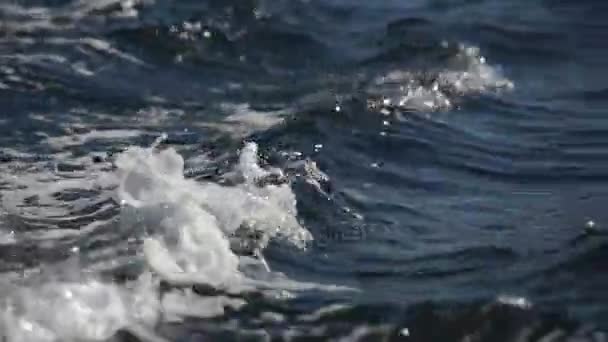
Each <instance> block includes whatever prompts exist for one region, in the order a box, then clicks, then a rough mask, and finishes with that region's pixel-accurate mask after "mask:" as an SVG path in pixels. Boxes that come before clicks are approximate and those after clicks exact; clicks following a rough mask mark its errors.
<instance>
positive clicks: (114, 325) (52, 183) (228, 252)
mask: <svg viewBox="0 0 608 342" xmlns="http://www.w3.org/2000/svg"><path fill="white" fill-rule="evenodd" d="M105 136H106V137H107V135H105ZM155 145H157V144H155ZM5 152H6V153H8V154H11V155H15V156H16V157H21V158H29V157H33V156H28V155H26V154H19V153H17V152H15V151H8V150H7V151H5ZM55 157H57V156H55ZM63 157H66V156H63ZM89 159H90V158H89ZM86 160H87V159H82V160H78V162H79V163H80V164H82V165H85V166H86V167H85V170H86V171H76V172H70V173H74V174H73V175H71V176H72V177H73V178H69V177H66V175H62V174H61V173H58V172H57V171H56V170H55V171H48V170H47V169H45V168H43V167H42V165H39V164H38V163H32V165H29V166H24V165H22V166H23V167H25V171H26V172H24V173H23V175H24V176H23V177H11V176H10V172H12V173H13V174H15V172H17V173H18V172H20V170H21V169H20V168H19V167H16V166H15V165H13V167H16V168H15V169H10V170H9V169H7V170H5V171H9V173H7V174H5V175H4V176H3V178H2V179H3V180H4V181H6V182H5V183H7V184H8V183H10V185H5V186H4V189H3V190H2V192H1V195H2V197H1V199H2V213H1V215H2V216H1V217H0V225H2V228H3V229H4V228H5V227H4V225H5V223H4V222H2V220H1V218H2V217H5V216H6V214H11V215H17V216H19V217H24V218H31V219H36V218H44V219H47V221H48V222H47V223H48V224H49V225H51V226H52V225H53V224H55V223H57V222H59V221H62V220H70V219H77V218H82V217H81V216H74V214H72V213H73V212H74V210H75V209H79V208H82V207H86V206H91V205H95V204H96V203H99V201H101V200H104V201H105V200H107V199H108V198H109V196H114V198H115V200H116V202H118V203H121V205H122V209H121V216H120V220H121V224H120V225H119V226H118V227H117V229H137V228H138V227H134V226H139V228H143V230H135V231H138V232H144V236H140V237H143V241H144V242H143V245H141V246H140V247H139V248H141V251H140V252H139V253H136V255H135V256H132V257H131V259H133V258H136V259H137V261H139V262H141V263H142V266H143V268H144V272H143V273H142V274H141V275H140V276H139V278H138V279H137V280H136V281H133V282H127V283H124V284H115V283H111V282H110V283H108V282H103V281H100V280H98V279H97V278H96V277H95V274H96V272H99V271H102V270H103V271H109V270H112V266H114V267H116V266H120V264H121V263H123V264H124V263H127V262H129V263H132V262H133V260H128V261H126V260H124V259H120V258H119V257H118V256H112V250H111V249H110V250H106V249H103V250H91V251H87V250H77V251H75V252H74V254H73V255H74V256H73V258H76V259H75V261H76V262H73V261H74V260H72V259H70V260H72V262H71V261H67V262H65V265H62V264H60V265H59V266H54V267H50V266H48V265H47V266H45V265H40V266H38V267H37V268H36V267H34V268H32V269H31V270H29V271H28V270H23V272H22V274H21V275H20V276H18V275H15V276H9V275H8V273H5V274H4V275H5V278H4V282H6V283H7V284H5V286H2V290H0V339H3V338H4V339H5V340H6V341H8V342H25V341H28V342H29V341H54V342H55V341H57V342H58V341H81V340H87V341H102V340H105V339H108V338H111V337H112V336H113V335H114V334H116V332H117V331H118V330H121V329H126V330H129V331H131V332H132V333H133V334H135V335H137V336H140V337H141V339H142V340H150V341H161V340H162V338H160V337H158V336H157V335H155V333H154V331H153V326H154V325H155V324H156V323H157V322H159V321H175V320H181V319H183V318H185V317H202V318H204V317H213V316H217V315H222V314H223V313H224V310H225V308H227V307H230V308H233V309H238V308H240V307H241V306H242V305H244V304H246V302H245V301H244V300H243V299H238V298H236V299H235V298H229V297H225V296H222V295H211V294H210V295H209V296H200V295H198V294H196V293H194V292H193V291H192V290H191V289H190V285H203V287H207V288H211V289H215V290H220V291H224V292H227V293H233V294H235V293H239V292H241V291H259V292H261V293H264V294H266V295H271V296H273V297H276V298H291V297H293V296H294V292H297V291H303V290H313V289H314V290H325V291H344V290H348V289H347V288H343V287H339V286H331V285H330V286H325V285H319V284H313V283H302V282H297V281H293V280H290V279H289V278H287V277H286V276H284V275H282V274H280V273H276V272H271V271H270V269H269V267H268V265H267V264H266V263H265V261H264V258H263V255H262V254H263V249H264V247H265V246H266V244H267V243H268V241H269V240H270V239H281V240H282V241H286V242H288V243H289V244H291V245H293V246H296V247H298V248H305V247H306V246H307V244H308V243H309V241H310V240H312V235H311V234H310V232H309V231H308V230H306V229H305V228H304V227H302V226H301V225H300V224H299V223H298V220H297V211H296V198H295V195H294V193H293V192H292V190H291V189H290V187H289V186H288V185H287V184H280V185H274V184H268V183H269V182H265V181H264V179H265V178H266V177H272V176H281V175H282V171H281V170H280V169H273V168H263V167H261V166H260V164H259V162H258V150H257V145H256V144H254V143H247V144H245V146H244V147H243V149H242V150H241V151H240V157H239V162H238V164H237V165H236V167H235V170H234V174H233V175H232V176H234V178H235V180H237V184H236V185H234V186H222V185H218V184H215V183H208V182H197V181H194V180H192V179H186V178H185V177H184V160H183V158H182V157H181V156H180V155H179V154H178V153H177V152H176V151H175V150H173V149H171V148H170V149H166V150H162V151H159V150H157V148H156V146H153V147H151V148H139V147H131V148H129V149H128V150H127V151H125V152H123V153H122V154H120V155H118V157H117V159H116V160H115V167H116V169H115V170H114V171H110V169H109V168H108V165H107V164H108V163H91V162H90V161H88V162H87V161H86ZM16 163H17V164H20V163H23V164H27V163H25V162H16ZM9 164H11V163H9ZM42 164H44V162H42ZM28 167H30V168H31V169H28ZM3 168H6V166H3ZM44 170H47V171H44ZM238 180H240V181H238ZM73 189H77V190H91V189H93V190H94V193H93V195H91V196H90V198H81V197H77V198H76V199H70V200H68V201H64V200H61V199H60V198H57V197H56V196H54V195H53V194H57V193H64V192H66V191H68V192H69V191H71V190H73ZM33 195H36V196H37V201H38V202H37V203H39V204H40V203H42V204H43V205H42V206H39V205H31V206H28V205H24V204H26V202H27V199H28V198H29V197H31V196H33ZM36 207H38V209H35V208H36ZM93 215H94V214H93ZM49 216H54V217H49ZM111 220H112V218H110V219H108V220H97V221H93V222H92V223H89V224H87V225H85V226H83V227H80V229H79V230H72V231H70V230H60V229H58V228H57V227H51V226H49V227H48V228H52V229H41V230H36V232H35V233H34V232H32V233H29V232H28V233H21V234H20V235H17V236H15V235H14V234H12V233H10V232H7V233H6V234H4V235H6V236H4V235H3V237H2V243H4V244H15V243H17V244H18V243H21V242H25V241H24V240H28V241H30V242H31V241H36V243H38V244H41V245H45V246H47V247H48V248H52V246H53V242H54V241H59V240H61V241H65V239H66V238H70V237H73V236H86V235H88V234H91V233H93V232H95V231H96V230H97V229H98V227H99V226H104V227H106V228H107V227H109V226H111ZM104 229H105V228H104ZM243 231H244V232H245V233H244V234H243ZM248 234H252V235H255V236H256V237H257V238H256V241H255V242H254V243H253V245H252V246H253V248H252V250H251V252H252V253H251V255H246V256H243V255H237V254H236V253H235V252H234V250H233V246H231V242H232V239H235V238H236V239H237V240H238V239H240V238H243V239H247V236H248ZM96 253H97V254H99V253H102V254H103V255H104V257H103V258H101V259H103V260H101V261H99V262H98V261H95V260H92V261H91V262H89V261H87V263H86V264H85V263H81V262H78V260H80V259H79V258H80V257H84V256H87V257H88V258H92V259H95V258H97V257H98V256H97V254H96ZM108 253H109V254H108ZM108 258H110V262H109V263H110V264H109V265H105V263H108V261H107V259H108ZM87 260H89V259H87ZM99 263H104V265H99ZM58 270H59V271H60V272H56V271H58ZM26 273H27V275H26ZM40 274H42V275H43V276H45V277H46V278H44V279H43V276H41V275H40ZM49 277H50V278H51V279H48V278H49ZM160 280H163V281H164V282H167V283H168V284H170V285H173V286H174V288H173V289H171V290H169V291H168V292H163V293H162V294H161V293H160V288H159V282H160Z"/></svg>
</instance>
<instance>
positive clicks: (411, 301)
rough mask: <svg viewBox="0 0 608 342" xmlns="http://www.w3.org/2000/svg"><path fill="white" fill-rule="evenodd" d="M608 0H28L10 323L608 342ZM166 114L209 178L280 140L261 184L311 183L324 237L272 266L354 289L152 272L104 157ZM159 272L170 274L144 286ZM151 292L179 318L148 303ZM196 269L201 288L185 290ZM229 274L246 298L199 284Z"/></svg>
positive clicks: (11, 56) (0, 140) (8, 127)
mask: <svg viewBox="0 0 608 342" xmlns="http://www.w3.org/2000/svg"><path fill="white" fill-rule="evenodd" d="M607 15H608V5H607V4H606V3H604V2H602V1H599V0H593V1H591V0H589V1H587V0H579V1H571V0H537V1H523V0H513V1H508V2H506V1H498V0H461V1H447V0H420V1H418V0H413V1H393V0H387V1H378V2H373V1H359V0H325V1H317V0H291V1H287V0H276V1H270V0H268V1H267V0H238V1H237V0H206V1H202V0H197V1H194V0H181V1H170V0H140V1H138V0H133V1H128V0H125V1H115V0H103V1H102V0H81V1H77V0H30V1H26V0H3V1H2V3H1V4H0V170H1V175H0V204H2V206H1V207H0V242H1V244H2V246H1V248H0V271H2V278H3V279H2V281H3V282H4V283H3V284H5V285H6V286H5V285H3V287H4V288H6V290H4V289H3V290H1V291H0V295H1V297H2V313H3V314H2V315H0V316H1V317H4V318H1V319H0V327H2V331H3V332H0V337H3V339H2V340H3V341H4V340H6V341H11V342H13V341H80V340H86V339H87V338H88V339H89V340H115V341H140V340H141V341H157V340H158V341H162V340H165V339H166V340H169V341H224V340H227V341H228V340H238V341H241V340H245V341H249V340H252V341H257V340H260V341H283V340H285V341H288V340H295V341H309V340H319V341H325V340H335V341H358V340H363V341H386V340H391V341H393V340H394V341H606V339H607V338H608V337H607V336H606V334H605V333H603V332H602V331H603V329H608V325H607V324H608V323H607V322H608V291H607V289H608V273H607V272H606V271H607V267H606V265H607V264H606V261H607V260H608V238H607V236H608V214H607V211H606V208H607V207H606V203H608V202H607V200H608V117H607V116H606V114H607V113H606V111H605V108H606V106H608V83H607V81H606V77H608V45H607V44H606V41H608V22H607V21H606V16H607ZM162 134H166V136H165V138H164V139H161V140H160V141H159V144H158V146H156V147H154V148H155V149H158V150H164V149H175V150H176V151H177V152H178V153H179V154H180V155H181V156H183V158H184V160H185V163H186V164H185V170H184V173H185V176H186V178H188V179H190V180H192V181H193V182H198V183H207V182H211V183H218V184H228V185H226V186H228V187H230V186H232V185H234V184H232V183H231V182H232V181H229V180H228V181H227V179H230V176H229V175H230V174H231V170H233V169H234V165H235V163H236V160H237V156H238V154H239V153H240V150H241V149H242V148H243V144H244V142H246V141H248V142H255V143H257V145H258V147H259V151H258V156H259V157H260V159H261V161H260V162H259V163H260V165H261V166H262V167H266V168H269V167H276V168H279V169H280V170H282V171H281V172H282V175H281V176H280V177H278V178H276V177H274V178H273V177H270V178H269V179H266V180H263V181H262V182H263V183H264V182H265V183H264V184H258V185H259V187H262V188H263V187H264V186H270V187H272V186H273V184H284V185H285V186H287V187H288V188H290V189H292V191H293V194H294V195H295V199H296V200H297V205H296V208H297V215H296V218H297V220H298V222H299V224H300V225H301V226H302V227H305V228H306V229H307V230H308V231H310V233H311V234H312V236H313V238H314V240H312V241H309V242H308V243H307V248H305V249H298V248H294V247H293V246H292V245H290V244H288V243H284V242H283V241H282V240H281V239H273V238H271V239H270V241H269V244H268V246H267V247H265V248H264V249H263V258H264V259H265V260H266V262H267V264H268V268H269V270H271V271H260V272H262V273H264V272H269V273H273V274H278V273H282V274H284V276H285V277H286V278H288V279H290V280H292V281H295V282H301V283H314V284H324V285H327V286H330V285H335V286H341V287H348V288H349V290H345V291H341V290H337V291H333V290H332V291H326V290H325V289H324V288H323V287H314V288H313V289H300V290H294V291H290V292H289V294H285V295H277V294H276V293H274V294H273V295H268V294H267V293H266V292H265V291H264V290H262V289H261V288H260V289H257V290H256V289H253V290H251V289H249V290H246V291H236V292H235V291H226V292H224V290H223V289H218V288H214V287H215V286H213V285H210V284H206V283H205V282H203V283H202V284H201V282H193V283H194V284H188V285H186V286H184V285H183V284H179V285H178V284H175V283H174V282H172V281H170V280H168V279H164V278H163V276H162V275H161V276H159V275H157V274H156V273H155V272H154V267H153V266H152V269H153V271H149V270H148V266H147V263H151V262H150V261H148V262H146V260H147V259H146V258H147V256H145V257H144V256H143V255H142V253H143V252H142V244H143V243H142V241H143V240H144V239H145V237H146V236H148V235H149V234H152V233H150V232H149V231H146V232H142V231H141V230H138V229H135V228H133V229H132V228H128V227H131V226H129V224H125V223H124V221H125V218H124V217H125V214H124V213H123V214H121V211H125V210H127V209H125V207H124V206H122V207H121V205H120V204H121V203H120V200H117V199H116V196H115V195H114V194H115V190H116V187H115V186H112V185H107V184H109V183H104V182H103V181H100V179H104V178H103V177H104V175H109V174H112V173H113V172H115V170H116V169H117V168H118V169H120V168H121V166H120V165H118V166H117V165H116V163H115V160H116V158H117V156H119V155H121V153H122V152H123V151H125V150H127V149H128V148H133V147H134V146H140V147H144V148H146V147H149V146H151V145H152V144H153V142H154V141H155V140H156V139H158V137H159V136H161V135H162ZM234 182H237V183H238V181H234ZM101 183H103V185H100V184H101ZM110 183H111V182H110ZM163 184H164V183H163ZM172 184H173V183H172ZM179 184H181V183H179ZM231 184H232V185H231ZM265 184H270V185H265ZM169 189H170V188H169ZM178 191H182V190H178ZM183 191H193V192H197V191H198V190H192V189H190V190H183ZM148 196H149V198H147V199H148V200H149V199H150V198H155V196H160V195H158V193H155V192H152V193H151V195H148ZM163 196H164V195H163ZM222 198H223V197H222ZM230 201H231V200H227V202H230ZM176 203H177V206H179V203H180V202H179V201H177V202H176ZM123 204H124V203H123ZM174 204H175V203H174ZM221 204H222V203H216V205H218V206H219V205H221ZM228 204H229V203H226V205H228ZM184 207H187V206H186V205H185V204H184ZM230 208H232V207H230ZM226 210H227V211H228V212H231V210H232V209H226ZM253 210H254V211H256V210H258V209H253ZM230 215H232V214H228V216H230ZM234 215H236V214H234ZM253 215H255V213H254V214H253ZM264 217H265V216H264ZM161 221H162V215H160V216H159V217H157V221H155V223H154V222H152V223H148V225H149V226H154V225H156V224H160V222H161ZM261 221H264V219H261ZM137 222H139V221H137ZM243 224H244V223H243ZM247 224H251V225H255V224H262V225H264V224H265V225H266V226H273V227H275V226H276V227H277V228H276V229H277V230H280V229H282V226H281V224H276V222H275V221H270V219H269V220H268V221H265V222H260V220H258V221H256V222H254V223H247ZM134 226H138V225H137V224H135V225H134ZM125 227H127V228H125ZM146 227H147V228H146V229H151V228H150V227H148V226H146ZM175 229H176V230H177V229H179V227H177V226H176V228H175ZM245 240H246V239H245ZM245 240H243V241H245ZM239 241H240V240H239ZM235 253H236V254H238V252H236V251H235ZM196 272H202V273H204V272H206V271H204V270H198V271H196ZM144 273H145V274H148V273H149V274H151V275H150V276H151V277H152V278H151V279H156V280H152V281H151V282H152V283H154V282H155V281H156V283H155V284H157V285H158V288H155V289H154V290H152V291H150V290H149V289H147V290H141V291H140V290H137V288H136V289H135V290H133V286H131V284H132V283H134V282H135V283H137V280H136V279H138V277H141V275H142V274H144ZM245 273H246V272H245ZM66 284H68V285H66ZM70 284H71V285H70ZM74 284H77V285H74ZM78 284H80V285H78ZM72 285H73V286H82V289H81V290H74V291H75V292H76V293H80V295H73V294H72V292H70V294H69V295H66V294H61V293H64V292H63V291H64V289H65V288H66V286H68V287H69V286H72ZM277 286H278V287H281V286H279V285H277ZM108 289H110V290H108ZM66 291H68V290H66ZM70 291H71V290H70ZM78 291H80V292H78ZM108 291H109V292H108ZM112 291H114V292H112ZM115 292H116V293H119V295H116V296H118V297H115V296H114V293H115ZM143 293H146V294H147V295H149V294H150V293H152V297H155V298H160V299H159V301H160V302H161V304H160V306H158V307H156V306H154V308H153V309H150V310H151V311H153V312H154V314H155V315H156V314H158V313H160V314H159V317H157V318H156V319H153V320H148V319H141V320H139V319H133V318H132V317H131V316H132V315H133V314H132V312H135V311H137V310H135V309H133V308H131V307H130V306H129V305H127V304H124V303H126V302H129V303H130V300H131V299H125V298H139V297H138V294H143ZM175 293H180V296H181V295H183V296H184V297H183V298H186V300H185V302H186V303H191V305H189V309H188V310H190V311H188V310H185V311H186V312H183V310H182V311H180V312H179V313H178V314H174V315H172V314H170V313H168V312H170V311H171V310H169V309H167V308H166V307H163V304H162V303H164V302H163V301H162V297H163V296H164V295H165V294H175ZM186 293H187V294H188V295H187V296H186V295H185V294H186ZM62 296H64V297H65V300H57V301H55V299H54V298H55V297H60V298H64V297H62ZM113 296H114V297H113ZM142 296H143V295H142ZM119 297H120V298H122V300H119V299H116V298H119ZM219 297H221V298H224V299H225V298H230V299H233V300H239V301H241V302H242V303H244V304H242V305H240V306H238V307H226V308H224V309H223V310H220V311H221V312H217V311H218V310H210V309H209V308H207V307H204V308H202V307H201V304H197V303H198V302H196V301H195V300H200V299H209V298H211V299H213V298H219ZM74 298H80V299H78V300H76V299H74ZM83 298H84V299H83ZM146 298H147V297H146ZM180 298H181V297H180ZM193 298H195V299H193ZM115 301H116V303H119V304H116V305H117V306H112V307H109V305H110V304H108V303H114V302H115ZM167 302H171V301H169V300H167ZM83 303H84V304H83ZM155 303H156V302H155ZM166 305H169V304H166ZM123 306H124V307H126V309H124V308H123ZM152 306H153V305H152ZM185 306H188V305H185ZM220 306H221V305H220ZM100 307H101V308H103V309H99V308H100ZM63 308H65V309H63ZM121 310H122V311H121ZM123 311H126V312H128V313H123ZM178 311H179V310H178ZM117 312H119V313H117ZM210 312H213V314H211V313H210ZM78 315H81V317H84V318H82V319H80V321H79V322H80V323H78V324H77V323H73V324H72V323H69V322H72V321H73V320H74V319H73V318H72V317H76V316H78ZM130 315H131V316H130ZM129 317H130V318H129ZM134 321H137V322H138V323H133V322H134ZM150 322H153V323H150ZM95 329H98V330H95ZM102 330H103V331H104V333H96V332H95V331H102ZM144 331H145V332H144ZM3 334H4V335H3Z"/></svg>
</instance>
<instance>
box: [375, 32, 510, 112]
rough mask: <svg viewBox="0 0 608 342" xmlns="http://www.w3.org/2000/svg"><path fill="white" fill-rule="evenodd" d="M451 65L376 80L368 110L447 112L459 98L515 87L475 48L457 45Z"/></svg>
mask: <svg viewBox="0 0 608 342" xmlns="http://www.w3.org/2000/svg"><path fill="white" fill-rule="evenodd" d="M445 47H446V48H447V45H445ZM450 62H451V63H449V64H450V65H449V66H447V67H446V68H445V69H443V70H439V71H429V72H426V73H420V72H418V71H416V72H413V71H409V70H393V71H390V72H388V73H387V74H385V75H382V76H380V77H378V78H376V79H375V80H374V81H373V82H372V86H371V87H370V89H369V91H370V93H372V94H378V96H377V97H374V98H372V99H370V101H369V104H370V107H372V108H376V109H379V110H386V109H387V108H396V109H401V110H408V111H423V112H428V111H440V110H448V109H451V108H452V107H453V103H454V101H455V100H456V99H457V98H458V97H460V96H463V95H469V94H478V93H487V92H498V91H501V90H511V89H513V87H514V85H513V82H512V81H511V80H509V79H507V78H506V77H505V76H503V74H502V72H501V69H500V68H499V67H497V66H492V65H489V64H488V63H487V62H486V58H485V57H484V56H482V55H481V54H480V52H479V48H477V47H472V46H466V45H462V44H461V45H459V46H458V53H457V54H456V55H455V56H454V57H453V58H452V60H451V61H450ZM378 97H379V98H378Z"/></svg>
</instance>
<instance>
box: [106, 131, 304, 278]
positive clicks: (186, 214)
mask: <svg viewBox="0 0 608 342" xmlns="http://www.w3.org/2000/svg"><path fill="white" fill-rule="evenodd" d="M116 165H117V167H118V173H117V174H118V178H119V184H120V185H119V188H118V191H117V193H118V200H119V201H120V203H122V204H123V205H125V206H131V207H133V208H136V209H137V214H138V215H142V216H143V217H144V219H146V220H148V221H152V222H154V221H158V231H157V232H154V233H153V234H152V236H150V237H149V238H147V239H146V240H145V242H144V254H145V256H146V260H147V262H148V264H149V265H150V267H151V268H152V269H153V270H154V271H155V272H156V273H157V274H159V275H160V276H161V277H163V278H165V279H166V280H167V281H169V282H170V283H174V284H206V285H210V286H213V287H216V288H218V287H222V288H230V287H231V286H232V285H240V284H241V276H242V275H241V273H240V272H239V270H238V267H239V260H238V258H237V256H236V255H235V254H234V253H233V252H232V251H231V249H230V242H229V240H228V236H230V235H231V234H234V233H235V232H236V231H237V229H239V228H241V229H247V230H250V231H252V232H253V231H257V232H260V233H261V234H262V236H261V238H260V240H261V241H260V246H259V248H263V247H264V245H265V243H266V241H267V240H268V239H270V238H273V237H280V238H283V239H285V240H286V241H288V242H290V243H292V244H293V245H295V246H298V247H304V246H305V245H306V243H307V242H308V241H310V240H311V239H312V235H311V234H310V232H308V230H306V229H305V228H303V227H302V226H301V225H300V224H299V223H298V221H297V219H296V214H297V213H296V208H295V204H296V200H295V196H294V194H293V192H292V191H291V189H290V188H289V187H288V186H287V185H286V184H283V185H266V186H264V187H259V186H258V185H256V182H257V181H258V180H260V179H262V178H263V177H266V176H268V175H269V174H270V173H271V171H267V170H264V169H262V168H260V166H259V165H258V164H257V146H256V145H255V144H253V143H249V144H247V145H246V146H245V147H244V148H243V150H242V151H241V156H240V161H239V164H238V168H237V171H238V172H239V173H240V174H241V175H242V177H243V179H244V183H243V184H241V185H238V186H234V187H225V186H221V185H217V184H214V183H198V182H195V181H193V180H189V179H185V178H184V176H183V172H184V160H183V159H182V157H181V156H180V155H179V154H177V152H175V150H173V149H167V150H164V151H161V152H156V151H154V150H153V149H142V148H131V149H129V150H128V151H126V152H125V153H123V154H121V155H120V156H119V157H118V159H117V160H116ZM126 213H132V212H131V211H126ZM158 218H161V219H160V220H159V219H158Z"/></svg>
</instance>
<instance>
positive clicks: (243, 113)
mask: <svg viewBox="0 0 608 342" xmlns="http://www.w3.org/2000/svg"><path fill="white" fill-rule="evenodd" d="M221 109H222V110H223V111H225V112H227V113H229V114H228V115H227V116H226V117H225V118H223V120H222V121H219V122H205V123H199V124H198V125H199V126H202V127H208V128H213V129H216V130H219V131H221V132H223V133H226V134H229V135H231V136H232V137H233V138H243V137H246V136H248V135H250V134H252V133H255V132H260V131H265V130H268V129H270V128H272V127H274V126H276V125H280V124H282V123H284V122H285V118H286V117H287V116H288V115H289V114H290V110H276V111H267V112H262V111H256V110H254V109H252V108H250V106H249V104H247V103H242V104H231V103H223V104H222V105H221Z"/></svg>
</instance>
